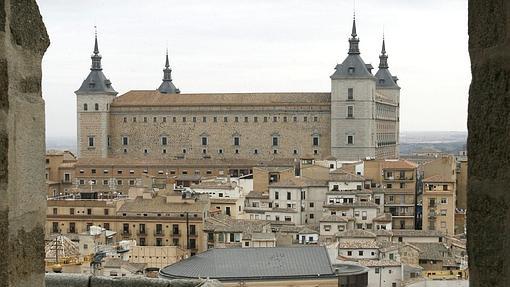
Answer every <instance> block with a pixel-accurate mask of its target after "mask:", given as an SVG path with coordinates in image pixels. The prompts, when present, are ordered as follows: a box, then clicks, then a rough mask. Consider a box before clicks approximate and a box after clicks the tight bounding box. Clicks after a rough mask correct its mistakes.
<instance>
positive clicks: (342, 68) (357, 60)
mask: <svg viewBox="0 0 510 287" xmlns="http://www.w3.org/2000/svg"><path fill="white" fill-rule="evenodd" d="M349 68H354V71H353V72H349ZM346 78H367V79H374V80H375V77H374V75H372V73H370V72H369V70H368V69H367V64H365V62H364V61H363V59H362V58H361V57H360V55H359V54H349V55H348V56H347V58H345V60H344V61H343V62H342V64H338V65H336V67H335V72H334V73H333V75H331V79H333V80H335V79H346Z"/></svg>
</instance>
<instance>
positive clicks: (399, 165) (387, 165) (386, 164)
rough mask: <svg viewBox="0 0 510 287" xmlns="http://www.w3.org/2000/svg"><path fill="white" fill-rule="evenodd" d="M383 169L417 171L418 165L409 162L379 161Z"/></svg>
mask: <svg viewBox="0 0 510 287" xmlns="http://www.w3.org/2000/svg"><path fill="white" fill-rule="evenodd" d="M379 163H380V165H381V168H382V169H415V168H417V167H418V164H416V163H414V162H410V161H408V160H393V159H387V160H379Z"/></svg>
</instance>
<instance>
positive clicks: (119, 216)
mask: <svg viewBox="0 0 510 287" xmlns="http://www.w3.org/2000/svg"><path fill="white" fill-rule="evenodd" d="M135 194H136V193H135ZM136 195H137V196H135V197H133V198H125V197H122V198H114V199H111V198H108V199H103V198H98V199H86V200H83V199H72V198H71V199H62V198H49V199H48V201H47V216H46V234H48V235H50V234H53V233H62V234H77V233H83V232H86V231H87V230H88V229H90V227H91V226H93V225H95V226H100V227H103V228H105V229H107V230H112V231H115V232H116V235H115V236H116V241H120V240H126V239H132V240H136V241H137V243H138V245H140V246H179V247H181V248H183V249H187V250H190V251H191V253H192V254H194V253H197V252H201V251H203V250H204V249H203V247H202V246H203V242H202V240H203V231H202V230H203V224H204V218H205V217H207V215H208V210H209V208H210V205H209V201H208V200H207V199H204V198H198V197H197V196H196V195H193V194H185V193H181V192H174V191H167V190H165V191H159V192H155V191H154V190H145V192H142V194H136Z"/></svg>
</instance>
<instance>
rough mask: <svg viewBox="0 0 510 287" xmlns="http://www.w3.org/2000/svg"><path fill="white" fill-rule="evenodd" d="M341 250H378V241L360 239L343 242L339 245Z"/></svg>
mask: <svg viewBox="0 0 510 287" xmlns="http://www.w3.org/2000/svg"><path fill="white" fill-rule="evenodd" d="M338 248H339V249H378V248H379V244H378V242H377V241H366V240H358V239H350V240H342V241H341V242H339V243H338Z"/></svg>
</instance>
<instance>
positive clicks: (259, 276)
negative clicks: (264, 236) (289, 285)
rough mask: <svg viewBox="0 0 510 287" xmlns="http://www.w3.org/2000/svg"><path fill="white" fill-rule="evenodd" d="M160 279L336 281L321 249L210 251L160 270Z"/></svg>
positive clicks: (308, 247) (315, 247) (274, 248)
mask: <svg viewBox="0 0 510 287" xmlns="http://www.w3.org/2000/svg"><path fill="white" fill-rule="evenodd" d="M160 276H161V277H164V278H211V279H218V280H220V281H238V280H271V279H276V280H277V279H301V278H303V279H305V278H316V279H321V278H334V277H336V275H335V273H334V271H333V269H332V267H331V263H330V260H329V256H328V252H327V251H326V248H325V247H323V246H307V247H262V248H225V249H210V250H208V251H205V252H203V253H200V254H197V255H195V256H192V257H190V258H188V259H186V260H183V261H180V262H177V263H175V264H172V265H170V266H167V267H165V268H163V269H162V270H161V271H160Z"/></svg>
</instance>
